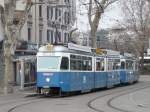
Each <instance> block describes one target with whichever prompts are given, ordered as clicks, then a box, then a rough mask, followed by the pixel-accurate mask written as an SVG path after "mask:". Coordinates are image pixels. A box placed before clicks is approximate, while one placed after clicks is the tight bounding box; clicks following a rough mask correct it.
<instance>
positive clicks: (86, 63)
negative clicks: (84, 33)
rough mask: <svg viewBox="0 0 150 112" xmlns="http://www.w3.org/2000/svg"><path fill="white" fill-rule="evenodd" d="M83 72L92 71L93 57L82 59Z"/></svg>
mask: <svg viewBox="0 0 150 112" xmlns="http://www.w3.org/2000/svg"><path fill="white" fill-rule="evenodd" d="M82 70H84V71H91V70H92V58H91V57H85V56H83V57H82Z"/></svg>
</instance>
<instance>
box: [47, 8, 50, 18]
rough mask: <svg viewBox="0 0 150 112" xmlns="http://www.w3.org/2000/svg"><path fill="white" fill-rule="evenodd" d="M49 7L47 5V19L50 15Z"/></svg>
mask: <svg viewBox="0 0 150 112" xmlns="http://www.w3.org/2000/svg"><path fill="white" fill-rule="evenodd" d="M49 9H50V8H49V6H47V19H49V16H50V15H49Z"/></svg>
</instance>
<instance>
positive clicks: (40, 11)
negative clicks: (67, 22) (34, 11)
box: [39, 5, 42, 17]
mask: <svg viewBox="0 0 150 112" xmlns="http://www.w3.org/2000/svg"><path fill="white" fill-rule="evenodd" d="M39 17H42V5H39Z"/></svg>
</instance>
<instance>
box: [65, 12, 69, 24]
mask: <svg viewBox="0 0 150 112" xmlns="http://www.w3.org/2000/svg"><path fill="white" fill-rule="evenodd" d="M64 15H65V16H64V23H65V24H69V23H70V20H69V19H70V18H69V12H65V14H64Z"/></svg>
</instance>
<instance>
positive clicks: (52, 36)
mask: <svg viewBox="0 0 150 112" xmlns="http://www.w3.org/2000/svg"><path fill="white" fill-rule="evenodd" d="M53 34H54V32H53V31H51V44H53Z"/></svg>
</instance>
